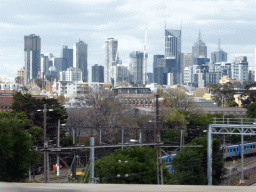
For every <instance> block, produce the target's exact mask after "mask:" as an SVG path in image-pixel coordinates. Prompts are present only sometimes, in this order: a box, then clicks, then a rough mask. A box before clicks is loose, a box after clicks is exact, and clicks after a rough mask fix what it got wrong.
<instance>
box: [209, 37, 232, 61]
mask: <svg viewBox="0 0 256 192" xmlns="http://www.w3.org/2000/svg"><path fill="white" fill-rule="evenodd" d="M211 59H212V62H213V63H216V62H227V59H228V54H227V53H226V52H224V51H223V50H222V49H221V47H220V40H219V46H218V50H217V51H215V52H212V54H211Z"/></svg>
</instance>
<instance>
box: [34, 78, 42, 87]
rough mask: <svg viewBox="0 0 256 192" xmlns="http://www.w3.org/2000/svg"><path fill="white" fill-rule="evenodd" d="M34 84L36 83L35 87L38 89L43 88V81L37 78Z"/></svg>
mask: <svg viewBox="0 0 256 192" xmlns="http://www.w3.org/2000/svg"><path fill="white" fill-rule="evenodd" d="M35 83H36V85H37V86H38V87H39V88H43V86H44V80H43V79H42V78H37V79H36V80H35Z"/></svg>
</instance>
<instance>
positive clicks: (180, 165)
mask: <svg viewBox="0 0 256 192" xmlns="http://www.w3.org/2000/svg"><path fill="white" fill-rule="evenodd" d="M190 144H191V145H203V147H197V148H189V147H186V148H183V149H182V150H181V151H180V152H178V153H177V156H176V157H175V158H174V159H173V162H172V164H173V169H174V174H173V178H172V179H173V180H174V183H176V184H182V185H207V182H208V180H207V137H201V138H196V139H194V140H193V141H192V142H191V143H190ZM212 146H213V154H212V157H213V161H212V182H213V185H218V184H220V182H221V179H222V176H223V175H224V173H225V171H224V161H223V153H222V152H221V151H220V141H219V140H218V139H216V138H214V139H213V145H212Z"/></svg>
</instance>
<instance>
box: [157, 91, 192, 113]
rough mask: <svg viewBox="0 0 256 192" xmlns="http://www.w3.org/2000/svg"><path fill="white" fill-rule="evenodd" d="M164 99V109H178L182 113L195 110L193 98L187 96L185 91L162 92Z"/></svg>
mask: <svg viewBox="0 0 256 192" xmlns="http://www.w3.org/2000/svg"><path fill="white" fill-rule="evenodd" d="M161 97H162V98H164V101H163V107H168V108H176V109H179V110H180V111H187V110H192V109H193V108H194V104H193V98H192V97H190V96H189V95H187V94H186V92H185V91H184V90H180V89H167V90H166V92H162V94H161Z"/></svg>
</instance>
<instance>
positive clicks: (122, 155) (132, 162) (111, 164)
mask: <svg viewBox="0 0 256 192" xmlns="http://www.w3.org/2000/svg"><path fill="white" fill-rule="evenodd" d="M156 158H157V157H156V148H150V147H132V148H131V149H124V150H121V149H117V150H115V152H114V153H113V154H111V155H109V156H108V157H103V158H101V159H99V160H97V161H95V177H99V178H100V181H101V183H127V184H156V183H157V177H156V172H157V162H156ZM119 160H121V162H120V163H119ZM125 161H128V162H127V163H125ZM163 172H164V183H168V181H169V180H170V173H169V172H168V170H167V168H166V167H165V166H163ZM126 174H127V175H126ZM117 175H120V177H118V176H117Z"/></svg>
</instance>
